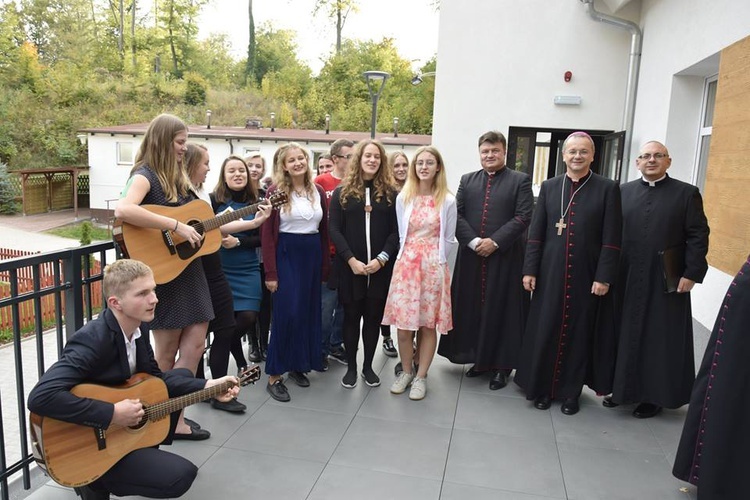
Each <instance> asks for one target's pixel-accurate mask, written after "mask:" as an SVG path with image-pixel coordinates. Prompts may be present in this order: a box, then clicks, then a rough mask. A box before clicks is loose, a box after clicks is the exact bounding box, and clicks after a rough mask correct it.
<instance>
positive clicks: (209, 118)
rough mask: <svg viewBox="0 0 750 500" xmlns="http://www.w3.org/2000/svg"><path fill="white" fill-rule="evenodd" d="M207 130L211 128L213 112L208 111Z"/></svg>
mask: <svg viewBox="0 0 750 500" xmlns="http://www.w3.org/2000/svg"><path fill="white" fill-rule="evenodd" d="M206 128H211V110H210V109H208V110H206Z"/></svg>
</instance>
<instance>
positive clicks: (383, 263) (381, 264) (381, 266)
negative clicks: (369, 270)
mask: <svg viewBox="0 0 750 500" xmlns="http://www.w3.org/2000/svg"><path fill="white" fill-rule="evenodd" d="M375 260H377V261H378V263H379V264H380V268H381V269H382V268H384V267H385V263H386V262H387V261H384V260H383V259H381V258H379V257H375Z"/></svg>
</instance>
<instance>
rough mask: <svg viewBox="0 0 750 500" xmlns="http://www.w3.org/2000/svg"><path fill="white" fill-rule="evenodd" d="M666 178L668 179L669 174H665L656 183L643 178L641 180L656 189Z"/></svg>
mask: <svg viewBox="0 0 750 500" xmlns="http://www.w3.org/2000/svg"><path fill="white" fill-rule="evenodd" d="M666 178H667V174H664V175H662V176H661V177H660V178H659V179H656V180H655V181H650V180H648V179H646V178H645V177H643V176H641V179H642V180H643V182H645V183H646V184H648V185H649V186H651V187H655V186H656V183H657V182H661V181H663V180H664V179H666Z"/></svg>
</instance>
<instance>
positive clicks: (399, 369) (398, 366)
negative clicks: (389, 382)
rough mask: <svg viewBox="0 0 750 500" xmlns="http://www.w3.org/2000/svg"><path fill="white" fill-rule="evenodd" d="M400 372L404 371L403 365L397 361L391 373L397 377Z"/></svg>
mask: <svg viewBox="0 0 750 500" xmlns="http://www.w3.org/2000/svg"><path fill="white" fill-rule="evenodd" d="M402 371H404V365H403V363H401V361H399V362H398V363H396V367H395V368H393V373H394V374H395V375H396V376H397V377H398V376H399V375H400V374H401V372H402Z"/></svg>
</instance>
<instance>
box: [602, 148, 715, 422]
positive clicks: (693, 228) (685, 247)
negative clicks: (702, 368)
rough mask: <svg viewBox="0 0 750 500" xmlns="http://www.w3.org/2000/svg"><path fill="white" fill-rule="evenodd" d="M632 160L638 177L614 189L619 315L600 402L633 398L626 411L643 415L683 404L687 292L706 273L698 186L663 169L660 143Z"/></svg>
mask: <svg viewBox="0 0 750 500" xmlns="http://www.w3.org/2000/svg"><path fill="white" fill-rule="evenodd" d="M635 162H636V166H637V167H638V170H639V171H640V172H641V175H642V177H641V179H638V180H634V181H632V182H628V183H627V184H624V185H623V186H622V187H621V188H620V189H621V193H622V213H623V237H622V261H621V265H620V278H619V280H618V283H619V285H620V286H619V287H618V292H619V293H618V296H619V297H618V298H619V299H620V300H621V302H622V306H621V309H622V314H621V321H620V330H619V344H618V350H617V362H616V365H615V379H614V386H613V392H612V395H611V396H608V397H606V398H604V401H603V402H602V404H603V405H604V406H605V407H607V408H613V407H615V406H618V404H625V403H637V404H638V406H637V407H636V408H635V410H634V411H633V416H634V417H636V418H651V417H654V416H656V415H657V414H659V413H660V412H661V410H662V407H664V408H679V407H680V406H683V405H685V404H687V403H688V402H689V401H690V391H691V389H692V387H693V380H694V379H695V362H694V355H693V315H692V312H691V309H690V290H692V288H693V286H694V285H695V284H696V283H701V282H702V281H703V278H704V276H705V275H706V272H707V271H708V262H707V261H706V254H707V253H708V233H709V229H708V221H707V220H706V215H705V214H704V212H703V200H702V199H701V194H700V191H699V190H698V188H697V187H695V186H693V185H691V184H688V183H685V182H681V181H678V180H677V179H673V178H671V177H670V176H669V175H668V174H667V169H669V167H670V166H671V164H672V159H671V158H670V157H669V151H668V150H667V148H666V147H665V146H664V144H662V143H660V142H657V141H649V142H647V143H646V144H644V145H643V146H641V149H640V152H639V155H638V157H637V158H636V161H635ZM665 254H666V255H665ZM665 258H666V259H667V261H669V260H672V261H674V262H675V264H674V265H670V264H669V262H667V267H672V268H673V269H674V270H673V271H672V272H668V271H667V274H668V275H673V276H675V277H676V278H675V279H673V280H672V283H667V282H665V277H664V276H665ZM677 273H679V274H677ZM677 278H678V279H679V281H677V283H676V284H675V283H674V281H675V280H676V279H677ZM668 285H669V286H668ZM675 285H676V286H675Z"/></svg>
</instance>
